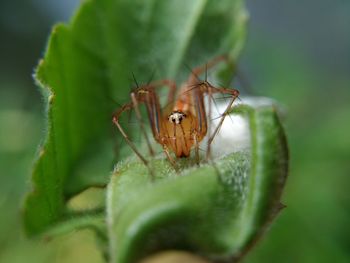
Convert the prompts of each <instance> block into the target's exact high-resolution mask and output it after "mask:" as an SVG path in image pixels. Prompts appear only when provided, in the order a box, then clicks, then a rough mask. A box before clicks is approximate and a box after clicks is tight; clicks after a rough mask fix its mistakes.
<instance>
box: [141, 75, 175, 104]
mask: <svg viewBox="0 0 350 263" xmlns="http://www.w3.org/2000/svg"><path fill="white" fill-rule="evenodd" d="M147 86H148V87H153V88H158V87H160V86H167V87H169V93H168V102H167V104H169V103H173V102H174V101H175V93H176V83H175V82H174V81H172V80H170V79H162V80H158V81H154V82H151V83H150V84H148V85H147Z"/></svg>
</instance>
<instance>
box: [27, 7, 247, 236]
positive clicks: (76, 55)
mask: <svg viewBox="0 0 350 263" xmlns="http://www.w3.org/2000/svg"><path fill="white" fill-rule="evenodd" d="M245 22H246V13H245V11H244V8H243V1H242V0H223V1H220V2H219V3H218V2H217V1H214V0H207V1H205V0H193V1H187V0H172V1H156V0H150V1H143V0H134V1H127V0H91V1H84V3H83V4H82V5H81V7H80V9H79V10H78V11H77V13H76V15H75V16H74V17H73V19H72V20H71V21H70V23H69V24H67V25H66V24H58V25H56V26H55V27H54V28H53V30H52V33H51V36H50V38H49V41H48V45H47V49H46V52H45V55H44V58H43V59H42V60H41V62H40V63H39V66H38V68H37V70H36V74H35V78H36V80H37V82H38V83H39V86H40V87H41V91H42V93H43V95H44V98H45V100H46V105H47V131H46V138H45V140H44V142H43V144H42V146H41V147H40V149H39V150H38V158H37V161H36V164H35V166H34V169H33V176H32V181H33V183H32V184H33V190H32V192H31V193H29V195H28V196H27V199H26V202H25V206H24V224H25V228H26V231H27V233H28V234H29V235H34V234H38V233H41V232H43V231H45V230H47V229H48V228H49V227H50V226H52V225H55V224H57V223H58V222H61V221H64V220H68V219H69V218H70V217H71V216H70V214H69V213H68V212H67V209H66V202H67V200H68V199H69V198H70V197H72V196H74V195H75V194H77V193H79V192H81V191H82V190H84V189H86V188H87V187H90V186H101V185H104V184H106V183H107V182H108V180H109V175H110V173H109V171H110V170H111V169H112V164H113V162H114V161H115V160H114V157H113V156H114V153H113V148H118V147H114V145H115V141H116V136H112V134H114V131H113V130H112V125H111V116H112V113H113V111H114V110H115V108H117V107H118V105H116V103H114V101H119V102H125V101H128V100H129V99H128V93H129V87H130V86H132V81H131V72H133V73H134V74H135V76H137V80H138V81H139V82H140V83H145V82H147V81H148V80H149V78H150V76H151V75H152V71H153V69H156V74H155V78H158V79H159V78H174V77H179V78H181V77H182V76H186V75H188V71H187V69H186V68H185V67H183V66H182V63H183V62H186V64H188V65H190V66H195V65H198V64H203V63H205V62H206V61H208V60H209V59H211V58H213V57H215V56H217V55H221V54H223V53H228V54H230V56H231V59H236V58H237V55H238V53H239V51H240V49H241V47H242V43H243V41H244V32H245V31H244V29H245ZM117 136H119V135H117ZM118 151H119V149H117V152H118Z"/></svg>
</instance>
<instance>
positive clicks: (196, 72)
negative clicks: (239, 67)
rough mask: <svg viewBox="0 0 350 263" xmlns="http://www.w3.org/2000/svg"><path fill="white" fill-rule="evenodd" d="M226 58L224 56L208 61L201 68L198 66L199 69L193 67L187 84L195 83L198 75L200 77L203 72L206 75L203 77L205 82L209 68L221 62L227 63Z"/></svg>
mask: <svg viewBox="0 0 350 263" xmlns="http://www.w3.org/2000/svg"><path fill="white" fill-rule="evenodd" d="M227 60H228V57H227V56H225V55H222V56H218V57H216V58H214V59H212V60H210V61H209V62H208V63H206V64H205V65H203V66H199V67H195V68H194V69H193V70H192V74H191V75H190V77H189V79H188V83H196V82H198V81H199V75H201V74H202V73H203V72H205V73H206V76H205V82H206V81H207V71H208V69H209V68H212V67H214V66H216V65H217V64H218V63H220V62H222V61H227Z"/></svg>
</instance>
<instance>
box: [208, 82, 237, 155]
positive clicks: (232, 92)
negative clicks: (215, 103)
mask: <svg viewBox="0 0 350 263" xmlns="http://www.w3.org/2000/svg"><path fill="white" fill-rule="evenodd" d="M207 87H208V90H211V92H212V93H221V94H229V95H231V96H232V97H231V100H230V102H229V104H228V105H227V107H226V109H225V111H224V113H223V114H222V116H221V118H220V121H219V124H218V125H217V126H216V128H215V130H214V132H213V134H211V135H210V136H209V139H208V145H207V156H206V158H207V160H208V159H210V158H211V144H212V142H213V140H214V138H215V136H216V135H217V133H218V132H219V130H220V128H221V126H222V124H223V123H224V120H225V117H226V116H227V115H228V114H229V112H230V110H231V108H232V105H233V103H234V101H235V100H236V98H238V96H239V91H238V90H236V89H226V88H215V87H213V86H211V85H210V86H207Z"/></svg>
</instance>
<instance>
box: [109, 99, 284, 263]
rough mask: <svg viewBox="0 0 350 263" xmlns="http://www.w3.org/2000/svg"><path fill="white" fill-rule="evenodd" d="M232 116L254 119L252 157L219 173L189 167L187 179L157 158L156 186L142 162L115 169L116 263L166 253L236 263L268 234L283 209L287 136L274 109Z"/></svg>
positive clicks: (112, 219) (112, 222) (240, 110)
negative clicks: (163, 251) (180, 251)
mask: <svg viewBox="0 0 350 263" xmlns="http://www.w3.org/2000/svg"><path fill="white" fill-rule="evenodd" d="M233 113H234V114H240V115H243V116H246V117H247V118H248V121H249V126H250V131H251V134H250V136H251V150H250V151H248V152H246V151H241V152H235V153H232V154H230V155H228V156H226V157H223V158H221V159H219V160H217V161H215V167H214V166H213V165H209V164H208V165H203V166H201V167H199V168H184V169H183V171H182V173H181V175H178V174H176V173H175V172H174V170H173V169H172V168H171V166H170V165H169V163H168V162H166V161H164V160H154V161H153V162H152V166H153V170H154V171H156V180H155V182H152V180H151V177H150V175H149V173H148V171H147V169H146V168H145V167H144V166H143V165H142V164H140V163H139V162H132V161H130V162H126V163H124V164H121V165H120V166H119V167H118V168H117V169H116V172H115V174H114V176H113V177H112V181H111V183H110V185H109V189H108V204H107V205H108V228H109V239H110V254H111V255H112V262H119V263H127V262H136V261H137V260H139V259H141V258H143V257H146V256H148V255H150V254H152V253H155V252H157V251H160V250H167V249H171V250H173V249H177V250H189V251H192V252H194V253H198V254H200V255H204V256H206V257H208V258H210V259H211V260H214V259H221V260H226V259H227V260H235V259H238V258H240V257H242V256H243V255H244V254H245V253H246V252H247V251H248V250H249V249H250V247H251V246H252V245H253V244H254V243H255V242H256V240H257V239H258V237H259V236H260V235H261V234H262V233H263V232H264V231H265V230H266V227H267V225H268V224H269V223H270V222H271V221H272V219H273V218H274V217H275V216H276V215H277V213H278V212H279V210H280V209H281V208H282V206H281V204H280V196H281V192H282V189H283V186H284V183H285V180H286V176H287V172H288V165H287V164H288V150H287V144H286V139H285V134H284V131H283V128H282V126H281V123H280V121H279V118H278V116H277V113H276V110H275V108H274V107H273V106H266V105H265V106H258V107H256V108H252V107H249V106H246V105H241V106H238V107H235V109H234V112H233ZM233 132H234V131H233ZM229 262H232V261H229Z"/></svg>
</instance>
